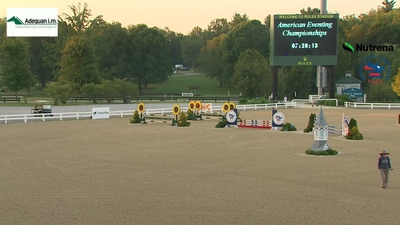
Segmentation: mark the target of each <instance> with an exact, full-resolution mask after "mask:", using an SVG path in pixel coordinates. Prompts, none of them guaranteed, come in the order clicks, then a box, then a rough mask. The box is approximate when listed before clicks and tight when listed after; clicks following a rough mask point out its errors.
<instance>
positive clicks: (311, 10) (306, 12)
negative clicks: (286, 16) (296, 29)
mask: <svg viewBox="0 0 400 225" xmlns="http://www.w3.org/2000/svg"><path fill="white" fill-rule="evenodd" d="M320 11H321V10H320V9H318V8H311V7H308V8H307V9H304V8H303V9H301V10H300V14H301V15H318V14H320Z"/></svg>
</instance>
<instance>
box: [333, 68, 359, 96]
mask: <svg viewBox="0 0 400 225" xmlns="http://www.w3.org/2000/svg"><path fill="white" fill-rule="evenodd" d="M361 83H362V81H361V80H359V79H357V78H354V77H352V76H351V71H349V70H348V71H347V72H346V76H345V77H343V78H342V79H340V80H338V81H336V93H337V94H338V95H341V94H343V90H346V89H350V88H353V89H360V90H361Z"/></svg>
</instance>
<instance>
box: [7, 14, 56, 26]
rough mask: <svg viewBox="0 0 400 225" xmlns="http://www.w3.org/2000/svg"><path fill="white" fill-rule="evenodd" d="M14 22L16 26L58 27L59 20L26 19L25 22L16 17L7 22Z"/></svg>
mask: <svg viewBox="0 0 400 225" xmlns="http://www.w3.org/2000/svg"><path fill="white" fill-rule="evenodd" d="M9 22H14V24H15V25H18V26H19V25H57V19H50V18H47V19H32V18H30V19H28V18H27V19H25V22H22V20H21V19H20V18H18V17H16V16H13V17H11V18H10V19H8V20H7V23H9Z"/></svg>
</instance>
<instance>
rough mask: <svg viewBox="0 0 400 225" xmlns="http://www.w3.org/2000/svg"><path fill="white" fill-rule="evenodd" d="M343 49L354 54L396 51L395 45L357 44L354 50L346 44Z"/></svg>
mask: <svg viewBox="0 0 400 225" xmlns="http://www.w3.org/2000/svg"><path fill="white" fill-rule="evenodd" d="M343 49H344V50H346V51H349V52H351V53H354V52H355V51H358V52H368V51H370V52H372V51H378V52H382V51H383V52H392V51H394V47H393V45H371V44H369V45H364V44H356V48H354V47H353V46H352V45H351V44H349V43H347V42H344V43H343Z"/></svg>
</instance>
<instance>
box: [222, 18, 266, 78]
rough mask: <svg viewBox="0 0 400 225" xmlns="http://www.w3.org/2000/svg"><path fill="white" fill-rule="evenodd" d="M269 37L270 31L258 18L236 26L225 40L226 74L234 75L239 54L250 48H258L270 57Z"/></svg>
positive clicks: (262, 53) (228, 75)
mask: <svg viewBox="0 0 400 225" xmlns="http://www.w3.org/2000/svg"><path fill="white" fill-rule="evenodd" d="M269 39H270V38H269V33H268V32H267V30H266V29H265V26H264V25H262V24H261V22H260V21H258V20H250V21H247V22H243V23H240V24H239V25H237V26H236V27H234V28H233V30H231V32H229V33H228V37H226V38H225V41H224V42H223V43H224V55H223V60H224V63H225V68H224V73H225V76H226V77H231V76H232V75H233V72H234V65H235V63H236V62H237V60H238V57H239V55H240V54H241V53H242V52H244V51H246V50H248V49H251V50H257V51H258V52H259V53H260V54H261V55H262V56H264V57H265V58H268V56H269Z"/></svg>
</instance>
